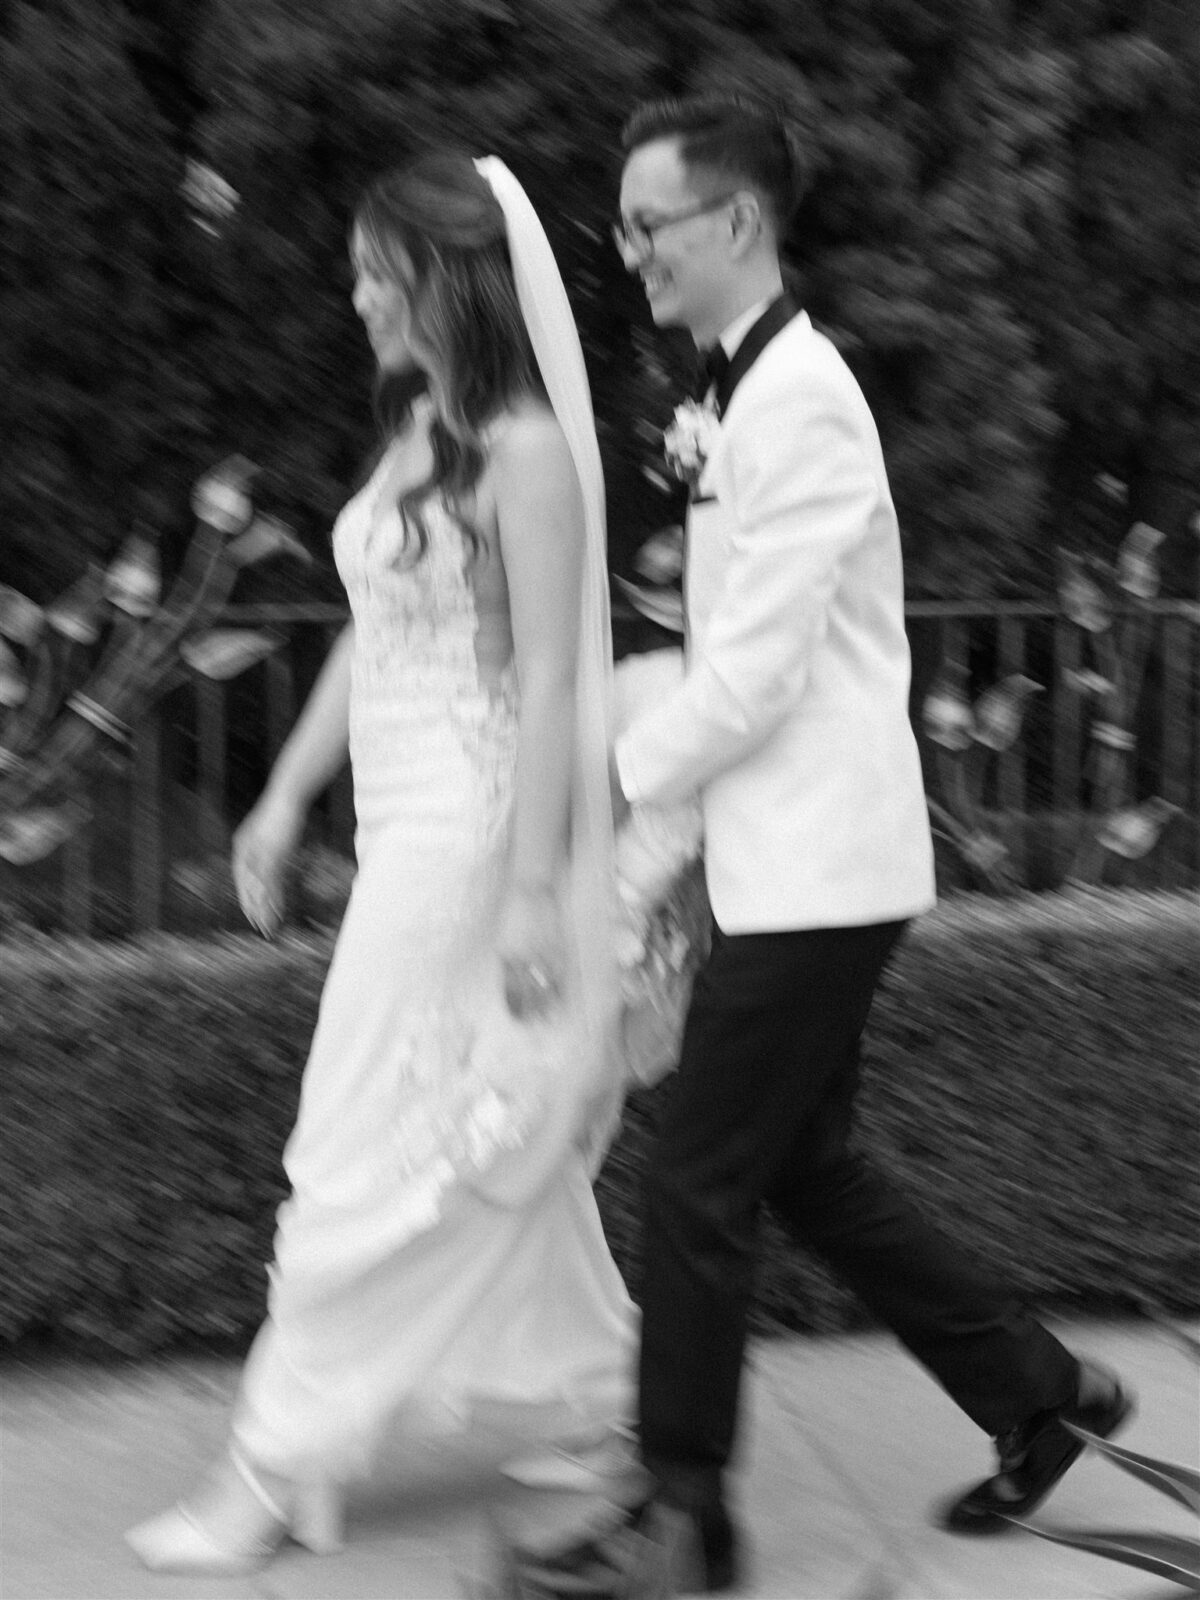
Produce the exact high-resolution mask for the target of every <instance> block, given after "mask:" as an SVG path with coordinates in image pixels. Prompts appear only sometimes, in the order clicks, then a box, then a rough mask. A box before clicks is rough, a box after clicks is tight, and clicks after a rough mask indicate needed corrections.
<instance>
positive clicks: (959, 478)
mask: <svg viewBox="0 0 1200 1600" xmlns="http://www.w3.org/2000/svg"><path fill="white" fill-rule="evenodd" d="M0 29H2V34H3V37H2V39H0V63H2V64H0V78H2V80H3V85H4V92H3V94H0V197H2V198H0V220H2V223H3V227H2V229H0V312H2V315H0V364H2V366H3V369H4V371H5V373H6V377H7V381H6V383H5V385H4V386H3V389H2V390H0V437H3V438H4V440H5V453H4V460H3V465H2V467H0V526H2V527H3V529H4V534H3V547H2V554H0V582H9V583H14V584H16V585H17V586H18V587H21V588H24V589H27V590H28V591H29V592H31V593H32V594H34V596H35V597H36V598H39V599H44V598H46V597H47V596H48V595H49V594H50V593H53V592H55V591H57V590H58V589H60V588H62V587H63V586H64V584H65V583H66V582H67V581H68V580H70V579H71V578H73V577H74V576H75V575H76V574H77V572H78V571H79V570H81V568H82V566H83V562H84V558H85V555H86V554H87V553H88V552H91V553H92V554H95V555H99V556H105V555H107V554H109V553H111V551H112V550H113V549H114V548H115V547H116V545H117V543H118V541H119V540H120V539H121V538H122V537H123V536H124V534H125V533H127V532H128V531H129V528H130V526H131V525H132V524H135V523H143V524H145V525H147V526H150V527H152V528H154V529H156V530H159V531H160V533H161V535H162V537H163V542H164V546H165V550H164V555H165V558H166V561H167V564H168V566H169V564H170V561H171V559H172V558H173V557H177V556H178V553H179V550H180V548H181V546H182V542H183V539H184V538H185V536H186V532H187V528H188V521H189V519H188V516H187V511H186V500H187V486H188V485H189V484H190V482H191V481H192V480H193V479H194V478H195V476H196V475H197V473H198V472H199V471H200V470H202V469H203V468H204V467H206V466H209V465H211V463H212V462H213V461H214V460H216V459H218V458H219V457H220V456H222V455H223V454H225V453H226V452H227V451H229V450H230V449H233V448H237V449H241V450H244V451H245V452H246V453H247V454H248V455H250V456H251V457H252V458H253V459H255V460H257V461H260V462H261V463H262V464H263V466H264V468H265V473H264V479H263V483H262V488H263V490H264V493H265V496H266V498H267V499H268V500H272V501H273V504H272V505H271V507H270V508H271V509H274V510H277V511H279V513H280V514H282V515H284V516H285V517H287V518H288V519H289V520H292V521H294V522H296V523H297V525H298V526H299V527H300V528H301V530H302V532H303V533H304V536H305V538H306V539H307V541H308V542H309V544H310V547H311V548H312V549H313V550H314V551H315V552H317V553H319V554H320V555H321V557H322V560H323V567H322V571H323V575H324V576H323V580H322V581H323V583H324V585H325V586H326V587H327V590H328V592H330V593H333V592H335V582H336V581H335V579H334V578H333V576H332V569H331V566H330V563H329V560H328V533H327V530H328V527H329V523H330V520H331V518H332V515H333V513H334V511H335V510H336V507H337V506H338V504H339V503H340V501H341V500H342V499H343V498H344V497H345V495H346V492H347V490H348V488H349V487H350V486H351V485H352V483H353V480H354V478H355V475H356V472H357V470H358V466H359V463H360V462H361V461H362V459H363V457H364V455H365V453H366V451H367V450H368V448H369V444H370V438H371V420H370V406H369V390H370V377H371V374H370V363H369V358H368V354H367V350H366V346H365V342H364V341H363V340H362V338H361V335H360V333H359V331H358V329H357V327H356V323H355V318H354V317H353V314H352V312H351V310H350V307H349V304H348V297H347V289H348V274H347V270H346V267H345V262H344V256H345V234H346V227H347V217H348V213H349V209H350V207H351V205H352V203H353V199H354V197H355V195H356V194H357V192H358V191H359V189H360V187H361V185H362V184H363V182H364V180H365V179H366V178H367V177H368V176H369V175H370V174H372V173H374V172H375V171H377V170H379V169H380V168H382V167H384V166H386V165H388V164H390V163H392V162H394V161H396V160H399V159H402V158H404V157H405V156H406V155H408V154H409V153H410V152H412V151H413V150H415V149H417V148H419V147H420V146H422V145H425V144H427V143H431V142H440V141H447V140H449V141H453V142H455V143H458V144H460V145H463V146H465V147H467V148H469V149H471V150H483V149H488V150H493V151H495V152H496V153H498V154H499V155H501V156H503V157H504V158H505V159H506V160H507V161H508V162H509V163H510V164H511V165H512V166H513V167H514V169H515V170H516V171H517V173H518V175H519V176H520V177H521V178H522V179H523V181H524V182H525V183H526V184H527V186H528V188H529V190H530V193H531V195H532V197H533V199H534V201H535V203H536V204H537V205H538V206H539V208H540V209H541V211H542V213H543V215H544V217H545V219H546V223H547V227H548V229H549V231H550V233H551V236H552V239H553V242H554V244H555V246H556V248H557V250H558V251H559V253H560V257H561V260H562V262H563V265H564V271H565V274H566V277H567V280H568V285H569V288H570V291H571V294H572V298H573V301H574V304H575V306H576V309H577V312H578V315H579V318H580V321H581V325H582V329H583V336H584V342H585V347H586V350H587V354H588V358H589V364H590V368H591V373H592V377H593V381H594V386H595V394H596V404H597V412H598V417H599V420H600V428H601V435H602V447H603V450H604V454H605V459H606V464H607V468H608V474H609V486H610V502H611V525H612V543H613V551H612V555H613V562H614V565H615V566H617V567H618V568H620V567H623V566H625V565H626V563H627V562H628V560H629V558H630V557H631V556H632V553H633V551H634V549H635V548H636V546H637V544H638V543H639V542H640V541H641V539H642V538H643V537H644V536H645V534H646V533H647V532H649V531H651V530H652V529H654V528H655V527H657V526H659V525H660V524H661V523H663V522H665V521H667V520H669V519H670V517H671V516H672V515H673V511H674V508H673V504H672V502H671V500H670V498H669V497H668V496H666V495H665V494H663V493H662V492H661V491H659V490H658V489H656V488H655V486H654V485H653V484H652V483H651V482H650V481H649V480H648V479H647V478H646V476H645V472H644V470H643V469H644V468H645V466H646V465H647V464H648V462H649V461H650V459H651V455H652V450H653V447H652V445H651V443H650V441H649V438H648V433H649V427H648V425H653V424H656V423H658V424H661V422H662V421H663V420H664V419H665V416H666V415H667V414H668V412H669V406H670V397H671V393H672V389H673V386H674V383H675V381H676V379H677V378H678V376H679V372H680V370H681V367H682V363H683V359H684V354H685V353H684V351H683V349H682V346H681V345H680V342H679V341H678V340H675V341H654V343H653V349H654V350H655V351H656V354H655V355H653V356H650V355H649V354H648V352H649V351H650V349H651V348H652V346H651V341H649V340H648V339H647V331H648V327H649V324H648V318H647V313H646V310H645V307H644V303H643V300H642V296H641V294H640V292H639V291H638V290H637V288H636V286H635V285H634V284H633V283H632V282H631V281H629V280H628V279H627V278H626V277H625V275H624V273H623V272H622V270H621V267H620V264H619V262H618V260H617V258H616V255H615V252H614V251H613V250H612V247H611V244H610V242H609V239H608V235H607V221H608V219H609V218H610V217H611V215H612V212H613V210H614V208H615V201H616V190H617V173H618V161H617V158H616V155H615V151H616V147H617V137H618V132H619V128H620V125H621V122H622V121H623V119H624V116H625V115H626V113H627V112H628V110H629V109H630V107H631V106H632V104H633V103H634V102H636V101H637V100H638V99H640V98H642V97H645V96H647V95H651V94H656V93H660V92H674V91H678V90H690V89H698V88H704V87H711V86H714V85H722V84H730V83H733V84H744V85H748V86H751V87H753V88H755V89H759V90H766V91H768V92H771V93H773V94H775V95H776V96H778V97H779V98H780V99H781V100H782V101H783V102H785V103H786V104H787V105H788V106H789V107H790V109H791V111H792V113H793V115H794V116H795V118H796V121H797V124H798V127H799V129H800V131H801V134H802V138H803V142H804V147H805V149H806V150H807V153H808V158H809V165H810V175H811V188H810V191H809V194H808V198H807V200H806V202H805V204H804V206H803V207H802V210H801V213H800V216H799V218H798V221H797V225H796V229H795V233H794V236H793V238H792V239H791V240H790V241H789V246H790V255H791V257H792V260H793V262H794V264H795V267H796V271H797V273H798V277H799V282H800V286H801V290H802V293H803V296H804V298H805V301H806V303H807V304H808V306H809V307H810V309H811V310H812V312H813V314H814V317H815V318H816V320H817V321H818V323H819V324H820V325H821V326H823V327H824V328H826V330H827V331H828V332H830V334H831V335H832V336H833V337H834V338H835V339H836V340H837V342H838V344H839V345H840V346H841V347H842V349H843V350H844V351H845V353H846V356H847V358H848V359H849V360H850V362H851V364H852V365H853V366H854V367H855V369H856V371H857V372H858V374H859V376H860V378H861V380H862V382H863V384H864V387H865V388H866V391H867V394H868V398H869V399H870V400H871V402H872V404H873V406H874V408H875V410H876V413H877V416H878V418H879V422H880V427H881V432H882V434H883V438H884V445H885V449H886V450H887V454H888V459H889V462H890V466H891V472H892V476H893V480H894V486H895V490H896V495H897V499H898V502H899V506H900V510H901V517H902V524H903V527H904V531H905V538H906V542H907V554H908V574H909V581H910V587H911V589H912V590H913V592H914V593H924V594H930V593H954V594H959V595H983V594H1011V593H1029V592H1031V591H1033V592H1037V593H1044V592H1046V591H1047V590H1048V589H1049V587H1050V584H1051V571H1050V556H1049V551H1050V549H1051V547H1052V545H1053V544H1054V543H1055V542H1060V543H1061V542H1064V541H1065V542H1068V543H1071V544H1074V545H1076V546H1078V547H1080V548H1091V547H1092V546H1093V545H1096V546H1101V547H1103V546H1108V545H1110V544H1111V543H1112V539H1113V536H1114V534H1115V532H1116V531H1117V527H1118V525H1120V526H1123V525H1125V523H1126V522H1127V521H1129V520H1136V519H1140V520H1145V521H1147V522H1150V523H1152V524H1154V525H1155V526H1157V527H1160V528H1162V529H1163V530H1164V531H1165V532H1166V533H1167V534H1168V542H1167V545H1166V547H1165V548H1164V551H1163V561H1164V572H1165V578H1166V583H1165V590H1166V592H1167V593H1169V594H1175V593H1179V592H1181V590H1183V589H1184V588H1185V587H1187V588H1190V585H1191V581H1192V573H1193V565H1194V559H1195V558H1194V553H1193V550H1192V547H1191V541H1190V539H1188V538H1187V537H1186V535H1185V530H1186V527H1187V523H1188V518H1189V515H1190V513H1191V511H1192V510H1193V509H1194V497H1195V495H1196V493H1197V485H1198V484H1200V428H1198V427H1197V425H1196V424H1197V416H1198V415H1200V404H1198V400H1200V207H1198V206H1197V204H1196V201H1197V196H1198V192H1200V191H1198V184H1200V20H1198V18H1197V13H1196V9H1195V6H1194V4H1193V3H1192V0H1037V3H1034V0H1003V3H1001V0H968V3H965V4H964V3H962V0H807V3H806V4H804V5H802V6H800V5H796V4H794V0H728V3H723V4H721V5H719V6H718V5H715V4H713V3H712V0H669V3H668V0H658V3H655V4H647V3H646V0H443V3H441V4H439V5H437V6H429V5H427V4H424V3H423V0H355V3H354V4H353V5H352V6H346V5H344V4H342V3H341V0H7V3H6V4H5V5H4V6H3V9H2V11H0ZM189 160H191V161H199V162H203V163H205V164H207V165H208V166H210V167H211V168H212V169H213V170H214V171H215V172H216V173H217V174H219V176H220V177H221V178H222V179H223V180H224V181H225V182H227V183H228V184H230V185H231V186H232V188H233V190H234V191H235V192H236V194H237V196H238V197H239V204H238V206H237V208H236V210H235V211H234V213H233V214H232V216H230V217H229V218H227V219H226V220H225V221H223V222H221V223H216V222H214V221H212V220H211V219H210V220H209V221H208V222H207V223H206V221H205V219H204V217H203V216H198V215H197V214H196V212H195V210H194V208H189V202H188V200H187V199H186V198H185V195H184V193H183V187H182V186H183V180H184V177H185V173H186V171H187V163H188V161H189ZM639 423H641V424H643V426H641V427H639V426H638V424H639ZM1101 473H1107V474H1109V475H1111V476H1115V477H1116V478H1119V479H1120V480H1121V481H1122V482H1125V483H1127V484H1128V485H1129V504H1128V507H1127V508H1124V509H1121V510H1118V509H1117V508H1115V507H1114V506H1113V505H1112V503H1111V502H1108V501H1106V500H1105V498H1104V496H1103V495H1102V494H1101V493H1100V492H1099V491H1098V490H1097V489H1096V487H1095V484H1094V480H1095V478H1096V476H1097V474H1101ZM296 581H297V582H299V581H300V580H298V579H297V580H296ZM304 581H305V584H306V587H307V592H308V593H310V594H311V593H312V584H311V580H309V579H306V580H304Z"/></svg>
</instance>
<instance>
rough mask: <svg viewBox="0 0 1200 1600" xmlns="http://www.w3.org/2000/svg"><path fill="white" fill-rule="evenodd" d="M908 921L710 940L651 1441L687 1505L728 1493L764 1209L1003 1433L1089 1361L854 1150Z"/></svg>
mask: <svg viewBox="0 0 1200 1600" xmlns="http://www.w3.org/2000/svg"><path fill="white" fill-rule="evenodd" d="M904 926H905V924H904V923H902V922H895V923H887V924H880V925H876V926H870V927H859V928H832V929H816V930H803V931H799V932H787V933H761V934H758V933H756V934H739V935H727V934H724V933H722V932H721V931H720V929H718V928H714V930H713V944H712V951H711V953H710V956H709V959H708V962H707V964H706V965H705V966H704V967H703V968H702V969H701V971H700V972H699V974H698V975H697V978H696V983H695V987H694V989H693V992H692V1001H691V1007H690V1009H689V1012H688V1016H687V1021H686V1024H685V1027H684V1035H683V1043H682V1050H681V1056H680V1064H679V1072H678V1075H677V1077H676V1079H675V1081H674V1087H673V1089H672V1091H671V1094H670V1095H669V1097H668V1101H667V1105H666V1107H665V1110H664V1116H663V1124H662V1127H661V1130H660V1132H659V1136H658V1140H657V1143H656V1147H655V1148H654V1149H653V1150H652V1151H651V1154H650V1158H649V1164H648V1176H647V1186H646V1238H645V1275H644V1284H643V1297H642V1351H641V1371H640V1432H641V1444H642V1453H643V1458H644V1460H645V1462H646V1465H647V1467H648V1468H649V1469H650V1470H651V1472H653V1473H654V1474H655V1476H656V1477H657V1479H658V1480H659V1483H660V1485H661V1488H662V1492H663V1493H664V1495H665V1496H666V1497H667V1498H669V1499H673V1500H675V1501H676V1502H677V1503H678V1504H681V1505H684V1506H689V1505H691V1506H694V1505H698V1504H703V1503H706V1502H708V1501H710V1500H712V1499H713V1498H715V1497H717V1496H719V1494H720V1492H721V1478H722V1470H723V1468H724V1467H725V1464H726V1462H727V1461H728V1459H729V1455H730V1452H731V1450H732V1447H733V1441H734V1433H735V1427H736V1421H737V1406H738V1388H739V1383H740V1380H741V1372H742V1364H743V1357H744V1353H745V1342H746V1323H747V1315H748V1312H749V1307H750V1301H751V1295H752V1292H753V1284H754V1272H755V1260H756V1254H757V1235H758V1224H759V1218H760V1213H761V1210H762V1207H763V1206H764V1204H765V1205H769V1206H770V1207H771V1208H772V1209H773V1210H774V1211H775V1212H776V1214H777V1215H778V1216H779V1217H780V1218H781V1220H782V1221H783V1222H784V1223H785V1224H786V1225H787V1227H788V1229H789V1230H790V1232H791V1233H792V1235H793V1236H794V1237H795V1239H796V1240H797V1241H798V1242H799V1243H800V1244H802V1245H804V1246H806V1247H807V1248H808V1249H810V1250H812V1251H814V1252H815V1253H816V1254H817V1255H819V1256H822V1257H823V1258H824V1259H825V1260H826V1261H827V1262H828V1263H829V1265H830V1266H831V1267H832V1268H833V1270H834V1271H835V1272H836V1273H837V1274H838V1275H839V1276H840V1277H841V1278H842V1279H843V1280H844V1281H845V1282H847V1283H848V1284H849V1285H850V1286H851V1287H852V1288H853V1289H854V1290H855V1291H856V1292H857V1293H858V1295H859V1296H860V1298H861V1299H862V1300H863V1301H864V1303H865V1304H866V1305H867V1306H868V1307H869V1308H870V1309H871V1310H872V1311H873V1312H874V1313H875V1315H876V1316H877V1317H878V1318H879V1320H880V1321H881V1322H883V1323H884V1324H885V1325H886V1326H888V1327H889V1328H891V1329H892V1331H893V1332H894V1333H895V1334H896V1335H897V1336H898V1337H899V1338H900V1339H901V1340H902V1342H903V1343H904V1344H905V1345H906V1346H907V1348H908V1349H909V1350H910V1351H911V1352H912V1354H913V1355H914V1356H915V1357H916V1358H917V1360H918V1361H920V1362H921V1363H922V1364H923V1365H924V1366H925V1367H926V1368H928V1370H929V1371H930V1372H931V1373H932V1374H933V1376H934V1377H935V1378H936V1379H937V1380H938V1381H939V1382H940V1383H941V1384H942V1386H943V1387H944V1388H945V1389H946V1391H947V1392H948V1393H949V1394H950V1395H951V1397H952V1398H953V1399H954V1400H955V1401H957V1403H958V1404H959V1405H960V1406H961V1407H962V1409H963V1410H964V1411H965V1412H966V1413H967V1414H968V1415H969V1416H970V1417H972V1418H973V1420H974V1421H975V1422H977V1423H978V1424H979V1425H980V1427H982V1428H983V1429H985V1430H986V1431H987V1432H988V1433H992V1434H995V1433H999V1432H1001V1431H1002V1430H1003V1429H1005V1428H1008V1427H1011V1426H1012V1425H1014V1424H1015V1423H1018V1422H1021V1421H1024V1419H1025V1418H1026V1417H1029V1416H1031V1415H1032V1414H1033V1413H1034V1412H1036V1411H1040V1410H1043V1409H1045V1408H1048V1407H1051V1406H1056V1405H1061V1404H1062V1403H1063V1402H1064V1401H1066V1400H1068V1399H1070V1398H1071V1397H1073V1395H1074V1393H1075V1390H1076V1385H1077V1382H1078V1363H1077V1362H1076V1360H1075V1358H1074V1357H1073V1356H1072V1355H1071V1354H1070V1353H1069V1352H1068V1351H1067V1350H1065V1349H1064V1348H1063V1346H1062V1345H1061V1344H1060V1343H1059V1342H1058V1341H1057V1340H1056V1339H1055V1338H1054V1337H1053V1336H1052V1335H1051V1334H1050V1333H1049V1332H1048V1331H1047V1330H1046V1329H1045V1328H1043V1327H1042V1326H1041V1324H1040V1323H1038V1322H1036V1321H1035V1320H1034V1319H1033V1318H1032V1317H1031V1316H1029V1315H1028V1314H1027V1313H1026V1312H1025V1311H1024V1310H1023V1309H1022V1307H1021V1306H1020V1305H1019V1304H1018V1303H1017V1302H1016V1300H1015V1299H1014V1297H1013V1296H1012V1294H1011V1293H1009V1292H1008V1291H1007V1290H1006V1289H1005V1288H1004V1286H1003V1285H1001V1284H998V1283H996V1282H994V1281H993V1280H992V1278H991V1277H990V1275H988V1274H987V1273H986V1272H985V1271H984V1270H982V1268H981V1267H979V1266H978V1265H976V1264H975V1263H974V1262H973V1261H971V1260H970V1259H968V1258H967V1256H966V1255H965V1254H964V1253H963V1252H962V1251H961V1250H959V1249H958V1247H957V1246H955V1245H954V1244H953V1243H951V1242H950V1241H949V1240H948V1239H946V1238H945V1237H943V1236H942V1235H941V1234H940V1233H939V1232H938V1231H937V1230H936V1229H935V1228H934V1227H933V1226H932V1225H931V1224H930V1223H929V1222H928V1221H926V1219H925V1218H924V1217H923V1216H922V1215H921V1214H920V1213H919V1212H917V1211H916V1210H915V1208H914V1207H913V1206H912V1205H911V1204H910V1203H909V1202H908V1201H907V1200H906V1199H905V1198H904V1197H903V1195H901V1194H900V1193H899V1192H898V1191H897V1190H896V1189H895V1188H894V1187H893V1186H892V1184H891V1183H890V1182H889V1181H888V1180H887V1179H886V1178H885V1177H884V1176H883V1175H882V1174H881V1173H879V1172H877V1171H876V1170H875V1169H874V1167H873V1166H872V1165H871V1163H870V1161H869V1160H868V1159H866V1158H865V1157H864V1156H863V1155H861V1154H858V1153H856V1152H855V1151H854V1150H852V1149H851V1148H850V1144H849V1140H850V1133H851V1128H852V1125H853V1117H854V1099H855V1094H856V1091H857V1089H858V1081H859V1048H860V1041H861V1038H862V1033H863V1028H864V1026H865V1024H866V1021H867V1014H868V1012H869V1010H870V1007H871V1000H872V997H873V995H874V992H875V989H876V986H877V984H878V982H879V978H880V975H881V973H882V972H883V969H884V965H885V963H886V962H887V959H888V957H889V955H890V954H891V952H892V950H893V949H894V947H895V945H896V942H897V940H898V939H899V937H900V935H901V934H902V932H903V930H904ZM929 1114H930V1117H931V1118H936V1117H937V1107H936V1106H930V1107H929Z"/></svg>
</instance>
